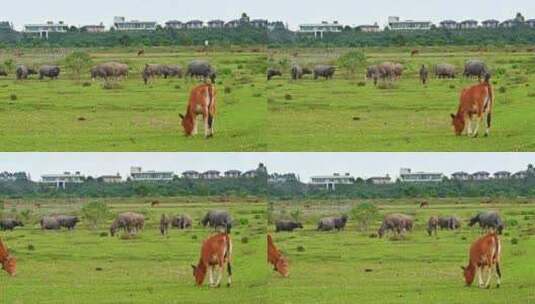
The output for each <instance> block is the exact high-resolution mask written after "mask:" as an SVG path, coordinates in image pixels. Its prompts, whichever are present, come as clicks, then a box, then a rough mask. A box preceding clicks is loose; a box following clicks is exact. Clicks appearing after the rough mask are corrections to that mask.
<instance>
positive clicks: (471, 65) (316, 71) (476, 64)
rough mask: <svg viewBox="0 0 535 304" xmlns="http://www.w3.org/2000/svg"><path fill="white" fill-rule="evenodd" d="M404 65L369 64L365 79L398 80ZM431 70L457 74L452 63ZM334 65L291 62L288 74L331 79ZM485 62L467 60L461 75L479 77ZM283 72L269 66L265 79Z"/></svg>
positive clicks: (424, 74) (425, 72)
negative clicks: (307, 64) (303, 64)
mask: <svg viewBox="0 0 535 304" xmlns="http://www.w3.org/2000/svg"><path fill="white" fill-rule="evenodd" d="M404 71H405V67H404V66H403V64H401V63H394V62H383V63H379V64H375V65H371V66H369V67H368V68H367V69H366V79H373V81H374V84H376V85H377V82H378V80H383V81H386V80H399V79H401V76H403V72H404ZM432 71H433V73H434V75H435V77H436V78H440V79H442V78H449V79H453V78H456V77H457V75H458V71H457V68H456V67H455V66H454V65H453V64H449V63H440V64H436V65H434V66H433V68H432ZM335 72H336V67H335V66H333V65H325V64H321V65H316V66H315V67H314V68H312V69H310V68H308V67H303V66H301V65H299V64H293V65H292V67H291V68H290V76H291V78H292V79H293V80H299V79H302V78H303V77H304V76H305V75H313V77H314V79H318V78H325V79H332V78H333V77H334V73H335ZM489 73H490V70H489V69H488V67H487V65H486V64H485V62H483V61H481V60H469V61H467V62H466V64H465V66H464V71H463V76H465V77H478V78H479V79H481V78H483V77H485V75H487V74H489ZM429 74H430V71H429V68H428V67H427V66H426V65H422V67H421V68H420V71H419V75H420V79H421V81H422V83H423V84H426V83H427V80H428V78H429ZM282 75H283V72H282V71H281V70H280V69H278V68H273V67H272V68H269V69H268V70H267V80H272V79H273V78H274V77H277V76H278V77H282Z"/></svg>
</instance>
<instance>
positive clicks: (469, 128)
mask: <svg viewBox="0 0 535 304" xmlns="http://www.w3.org/2000/svg"><path fill="white" fill-rule="evenodd" d="M465 121H467V122H468V123H467V124H466V135H468V136H472V117H471V116H468V119H465Z"/></svg>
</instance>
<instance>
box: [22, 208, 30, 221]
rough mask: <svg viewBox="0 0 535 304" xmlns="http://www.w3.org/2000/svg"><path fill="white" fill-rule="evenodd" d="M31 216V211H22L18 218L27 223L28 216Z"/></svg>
mask: <svg viewBox="0 0 535 304" xmlns="http://www.w3.org/2000/svg"><path fill="white" fill-rule="evenodd" d="M31 214H32V211H31V210H30V209H24V210H22V211H21V212H20V217H21V218H22V219H23V220H24V221H25V222H27V221H29V220H30V216H31Z"/></svg>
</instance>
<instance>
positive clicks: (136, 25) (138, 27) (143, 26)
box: [113, 17, 158, 31]
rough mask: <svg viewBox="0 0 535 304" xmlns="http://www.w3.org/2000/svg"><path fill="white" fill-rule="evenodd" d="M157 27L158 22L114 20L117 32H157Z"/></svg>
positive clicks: (118, 18) (120, 18)
mask: <svg viewBox="0 0 535 304" xmlns="http://www.w3.org/2000/svg"><path fill="white" fill-rule="evenodd" d="M157 25H158V23H157V22H156V21H139V20H131V21H126V18H125V17H115V18H113V26H114V27H115V29H116V30H117V31H155V30H156V27H157Z"/></svg>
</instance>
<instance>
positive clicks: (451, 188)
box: [268, 176, 535, 200]
mask: <svg viewBox="0 0 535 304" xmlns="http://www.w3.org/2000/svg"><path fill="white" fill-rule="evenodd" d="M268 188H269V189H268V195H269V197H270V198H272V199H279V200H291V199H297V198H307V199H324V198H347V199H400V198H425V197H436V198H447V197H510V198H513V197H535V177H534V176H530V177H528V178H526V179H522V180H489V181H464V182H461V181H454V180H444V181H443V182H439V183H417V184H415V183H399V182H397V183H394V184H388V185H374V184H368V183H364V182H361V183H356V184H353V185H337V186H336V190H335V191H327V190H326V189H325V188H322V187H318V186H311V185H306V184H302V183H299V182H294V183H286V184H269V186H268Z"/></svg>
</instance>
